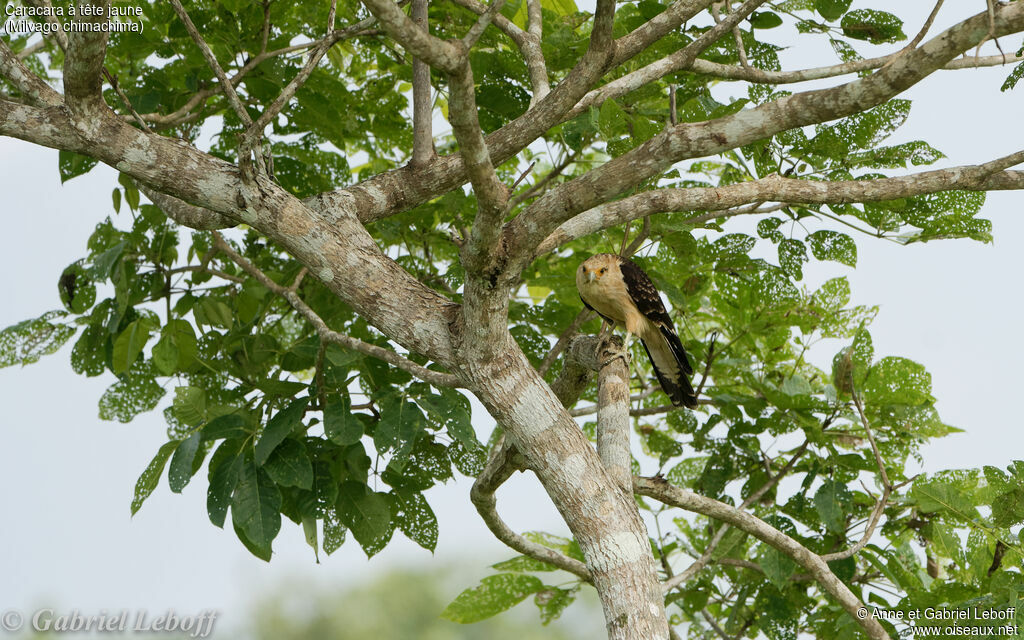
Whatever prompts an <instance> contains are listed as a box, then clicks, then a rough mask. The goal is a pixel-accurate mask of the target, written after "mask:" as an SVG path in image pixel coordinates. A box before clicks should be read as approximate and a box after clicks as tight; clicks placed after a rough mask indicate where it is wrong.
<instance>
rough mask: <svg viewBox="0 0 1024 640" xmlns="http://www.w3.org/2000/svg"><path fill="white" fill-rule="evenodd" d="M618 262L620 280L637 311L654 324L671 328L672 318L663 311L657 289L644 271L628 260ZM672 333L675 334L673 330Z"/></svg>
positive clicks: (663, 307) (623, 259) (621, 259)
mask: <svg viewBox="0 0 1024 640" xmlns="http://www.w3.org/2000/svg"><path fill="white" fill-rule="evenodd" d="M619 260H620V262H619V270H620V271H622V279H623V280H625V282H626V293H628V294H629V297H630V298H632V299H633V304H635V305H636V308H637V310H639V311H640V313H642V314H644V315H645V316H647V319H649V320H650V321H651V322H654V323H655V324H658V325H661V326H668V327H672V326H673V325H672V318H670V317H669V316H668V312H667V311H665V305H664V304H663V303H662V301H661V295H660V294H659V293H658V288H657V287H655V286H654V283H653V282H651V279H650V278H649V277H648V276H647V274H646V273H644V270H643V269H641V268H640V267H639V266H638V265H637V264H636V263H635V262H633V261H632V260H629V259H628V258H619ZM673 333H675V331H674V329H673Z"/></svg>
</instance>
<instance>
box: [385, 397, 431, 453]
mask: <svg viewBox="0 0 1024 640" xmlns="http://www.w3.org/2000/svg"><path fill="white" fill-rule="evenodd" d="M425 423H426V421H425V419H424V417H423V412H421V411H420V409H419V407H417V406H416V405H415V404H413V403H412V402H410V401H408V400H403V399H401V398H399V397H396V396H388V397H387V398H385V399H384V400H382V401H381V403H380V422H378V423H377V430H376V431H374V433H373V442H374V444H375V445H376V447H377V451H378V452H379V453H381V454H386V453H392V457H391V461H390V462H389V463H388V464H389V466H394V467H395V469H396V470H397V471H401V470H402V468H403V467H404V466H405V463H406V458H407V456H408V455H409V451H411V450H412V446H413V444H415V443H416V439H417V438H418V437H419V434H420V433H421V432H422V431H423V429H424V428H425V426H426V424H425Z"/></svg>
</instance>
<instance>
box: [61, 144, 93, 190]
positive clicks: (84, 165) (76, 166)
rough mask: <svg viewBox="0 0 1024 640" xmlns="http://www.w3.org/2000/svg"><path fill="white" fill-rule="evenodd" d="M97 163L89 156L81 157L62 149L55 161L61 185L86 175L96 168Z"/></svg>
mask: <svg viewBox="0 0 1024 640" xmlns="http://www.w3.org/2000/svg"><path fill="white" fill-rule="evenodd" d="M97 162H99V161H98V160H96V159H94V158H90V157H89V156H83V155H81V154H79V153H75V152H74V151H64V150H63V149H62V150H61V151H60V154H59V157H58V160H57V167H58V169H59V170H60V182H61V184H64V183H65V182H67V181H68V180H70V179H71V178H74V177H76V176H80V175H82V174H83V173H88V172H89V170H90V169H92V168H93V167H95V166H96V164H97Z"/></svg>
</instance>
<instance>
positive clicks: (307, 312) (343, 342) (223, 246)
mask: <svg viewBox="0 0 1024 640" xmlns="http://www.w3.org/2000/svg"><path fill="white" fill-rule="evenodd" d="M213 237H214V243H215V246H216V247H217V249H218V250H219V251H220V252H221V253H224V254H225V255H227V256H228V257H229V258H231V260H232V261H233V262H234V263H235V264H237V265H238V266H239V267H241V268H242V271H245V272H246V273H248V274H249V275H250V276H252V277H253V278H255V279H256V280H257V281H258V282H259V283H260V284H262V285H263V286H264V287H266V288H267V289H269V290H270V291H271V292H273V293H275V294H277V295H279V296H281V297H282V298H284V299H285V300H287V301H288V303H289V304H290V305H292V307H293V308H294V309H295V310H296V311H298V312H299V313H300V314H301V315H302V316H303V317H304V318H305V319H306V321H307V322H309V323H310V324H311V325H313V328H314V329H316V332H317V334H318V335H319V336H320V339H321V340H324V341H327V342H333V343H335V344H337V345H339V346H342V347H345V348H346V349H351V350H352V351H356V352H358V353H362V354H363V355H367V356H371V357H374V358H377V359H379V360H383V361H384V362H387V363H388V364H390V365H391V366H393V367H397V368H398V369H401V370H403V371H405V372H407V373H411V374H412V375H414V376H416V377H417V378H419V379H421V380H423V381H425V382H429V383H430V384H432V385H434V386H436V387H461V386H464V385H462V384H461V383H460V382H459V379H458V378H457V377H456V376H454V375H452V374H450V373H442V372H440V371H434V370H432V369H427V368H426V367H423V366H420V365H418V364H416V363H415V362H413V361H412V360H409V359H408V358H403V357H402V356H400V355H398V354H397V353H395V352H394V351H391V350H389V349H385V348H383V347H378V346H377V345H375V344H370V343H369V342H363V341H362V340H359V339H357V338H353V337H351V336H346V335H344V334H341V333H338V332H337V331H334V330H333V329H331V328H330V327H328V326H327V323H326V322H324V320H323V318H321V317H320V316H319V315H318V314H317V313H316V312H315V311H313V309H311V308H310V307H309V305H307V304H306V302H305V301H304V300H303V299H302V298H301V297H300V296H299V294H298V293H297V292H296V291H295V289H294V288H292V287H284V286H282V285H279V284H277V283H276V282H274V281H273V280H271V279H270V277H269V276H268V275H267V274H265V273H263V272H262V271H260V270H259V269H258V268H257V267H256V265H254V264H253V263H251V262H249V261H248V260H246V259H245V258H244V257H243V256H242V255H241V254H240V253H238V252H237V251H235V250H234V248H232V246H231V245H230V244H228V243H227V242H226V241H225V240H224V238H222V237H221V235H220V234H219V233H217V232H216V231H214V232H213Z"/></svg>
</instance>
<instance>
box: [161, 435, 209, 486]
mask: <svg viewBox="0 0 1024 640" xmlns="http://www.w3.org/2000/svg"><path fill="white" fill-rule="evenodd" d="M200 442H201V437H200V435H199V432H198V431H197V432H196V433H193V434H192V435H191V436H189V437H188V438H186V439H185V440H184V441H183V442H182V443H181V445H180V446H179V447H178V448H177V449H175V450H174V455H173V456H172V457H171V466H170V468H169V469H168V470H167V482H168V484H170V485H171V491H173V492H174V493H181V491H182V489H184V488H185V486H186V485H187V484H188V481H189V480H191V479H192V473H193V466H192V463H193V462H194V461H195V458H196V452H198V451H199V444H200Z"/></svg>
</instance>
